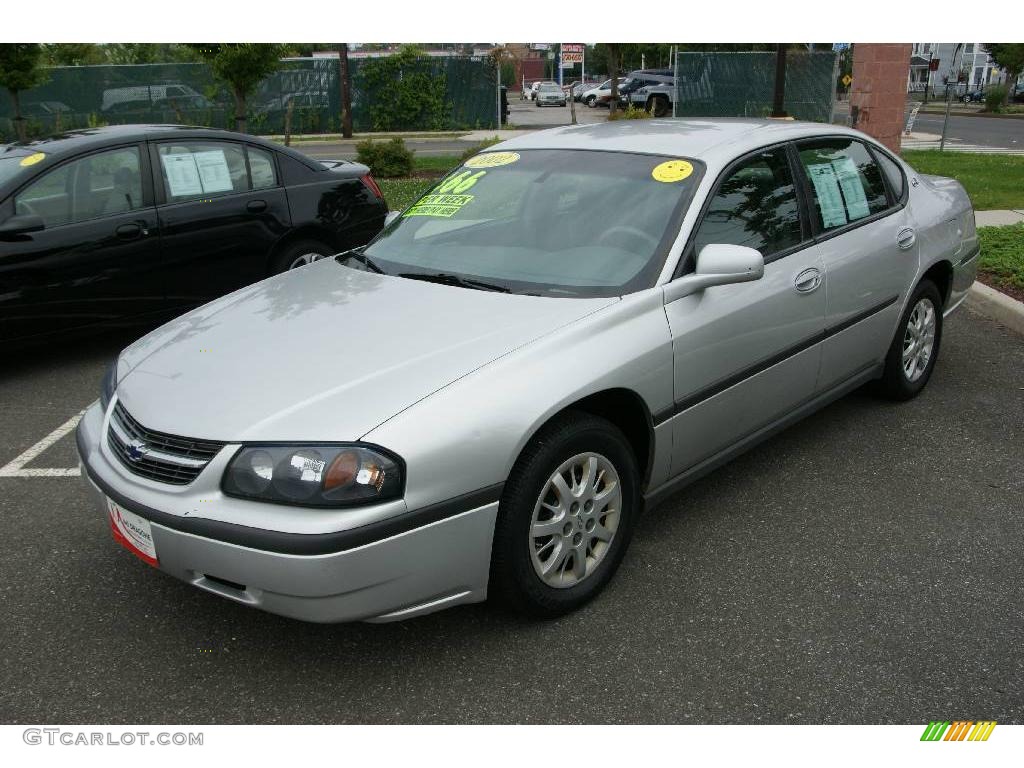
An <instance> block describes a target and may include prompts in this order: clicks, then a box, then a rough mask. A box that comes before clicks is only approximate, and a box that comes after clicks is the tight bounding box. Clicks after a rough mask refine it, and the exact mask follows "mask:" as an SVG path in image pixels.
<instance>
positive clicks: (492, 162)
mask: <svg viewBox="0 0 1024 768" xmlns="http://www.w3.org/2000/svg"><path fill="white" fill-rule="evenodd" d="M517 160H519V153H518V152H486V153H484V154H482V155H477V156H476V157H471V158H469V160H467V161H466V162H465V163H464V165H465V166H466V167H467V168H497V167H498V166H501V165H511V164H512V163H514V162H516V161H517Z"/></svg>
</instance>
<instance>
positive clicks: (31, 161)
mask: <svg viewBox="0 0 1024 768" xmlns="http://www.w3.org/2000/svg"><path fill="white" fill-rule="evenodd" d="M45 157H46V154H45V153H43V152H36V153H34V154H31V155H29V156H28V157H23V158H21V162H20V163H18V165H20V166H21V167H22V168H28V167H29V166H30V165H35V164H36V163H38V162H39V161H41V160H42V159H43V158H45Z"/></svg>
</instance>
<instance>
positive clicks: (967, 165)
mask: <svg viewBox="0 0 1024 768" xmlns="http://www.w3.org/2000/svg"><path fill="white" fill-rule="evenodd" d="M903 159H904V160H906V161H907V162H908V163H910V164H911V165H912V166H913V167H914V168H915V169H916V170H918V171H920V172H921V173H927V174H933V175H936V176H949V177H951V178H954V179H956V180H957V181H959V182H960V183H961V184H963V185H964V189H966V190H967V194H968V195H970V196H971V202H972V203H973V204H974V210H976V211H992V210H1006V209H1008V208H1024V156H1016V155H972V154H968V153H966V152H939V151H938V150H934V149H928V150H907V151H906V152H904V153H903Z"/></svg>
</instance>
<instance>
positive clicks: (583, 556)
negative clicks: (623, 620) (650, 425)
mask: <svg viewBox="0 0 1024 768" xmlns="http://www.w3.org/2000/svg"><path fill="white" fill-rule="evenodd" d="M558 478H560V482H559V479H558ZM638 478H639V472H638V470H637V463H636V458H635V457H634V456H633V452H632V450H631V448H630V446H629V442H628V441H627V440H626V438H625V436H624V435H623V434H622V432H621V431H620V430H619V429H618V428H617V427H616V426H615V425H614V424H612V423H611V422H609V421H607V420H605V419H601V418H598V417H596V416H592V415H590V414H587V413H582V412H569V413H566V414H565V415H564V416H561V417H559V418H557V419H556V420H555V421H553V422H551V423H550V424H548V425H547V426H545V427H544V428H543V429H542V430H541V431H540V432H539V433H538V434H537V435H536V436H535V437H534V438H533V440H531V441H530V443H529V444H528V445H527V446H526V448H525V449H523V452H522V454H521V455H520V456H519V458H518V460H517V461H516V463H515V466H514V467H513V469H512V473H511V474H510V475H509V480H508V482H507V483H506V484H505V489H504V492H503V493H502V497H501V503H500V505H499V507H498V518H497V522H496V523H495V530H494V545H493V548H492V551H491V574H490V594H491V596H492V597H493V598H496V599H497V600H498V601H499V602H501V603H503V604H505V605H506V606H509V607H511V608H513V609H515V610H517V611H520V612H522V613H526V614H528V615H531V616H535V617H538V618H554V617H556V616H561V615H563V614H566V613H569V612H570V611H573V610H575V609H577V608H579V607H580V606H582V605H583V604H584V603H586V602H587V601H589V600H591V599H592V598H594V597H595V596H596V595H597V594H598V593H599V592H601V590H602V589H604V587H605V586H606V585H607V583H608V582H609V581H610V580H611V578H612V576H613V575H614V574H615V571H616V569H617V568H618V566H619V563H620V562H621V561H622V557H623V555H625V552H626V548H627V547H628V546H629V540H630V538H631V536H632V532H633V524H634V521H635V519H636V515H637V512H638V510H639V505H640V497H639V480H638ZM548 530H550V531H551V532H550V533H547V531H548Z"/></svg>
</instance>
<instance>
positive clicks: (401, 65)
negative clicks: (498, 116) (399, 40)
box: [356, 45, 451, 131]
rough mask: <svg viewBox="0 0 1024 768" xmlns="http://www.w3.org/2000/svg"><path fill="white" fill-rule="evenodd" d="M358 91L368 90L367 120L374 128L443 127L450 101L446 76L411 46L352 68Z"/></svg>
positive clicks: (401, 129)
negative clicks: (368, 113)
mask: <svg viewBox="0 0 1024 768" xmlns="http://www.w3.org/2000/svg"><path fill="white" fill-rule="evenodd" d="M356 75H357V78H358V79H359V81H360V85H361V87H360V88H359V90H360V91H362V92H363V93H372V94H373V98H372V99H371V100H370V102H369V107H370V123H371V125H372V126H373V130H375V131H404V130H421V131H422V130H439V129H442V128H445V127H447V125H448V123H449V115H450V114H451V104H450V103H449V102H448V101H447V99H446V98H445V97H446V94H447V92H448V85H447V77H446V76H445V75H444V73H443V72H442V73H437V71H436V66H435V62H434V61H433V60H431V59H430V58H429V57H427V56H424V55H423V51H422V50H421V49H420V48H417V47H416V46H412V45H406V46H403V47H402V49H401V50H400V51H399V52H398V53H395V54H392V55H390V56H382V57H380V58H377V59H366V60H365V61H363V62H362V64H361V65H360V67H359V69H358V70H357V71H356Z"/></svg>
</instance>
